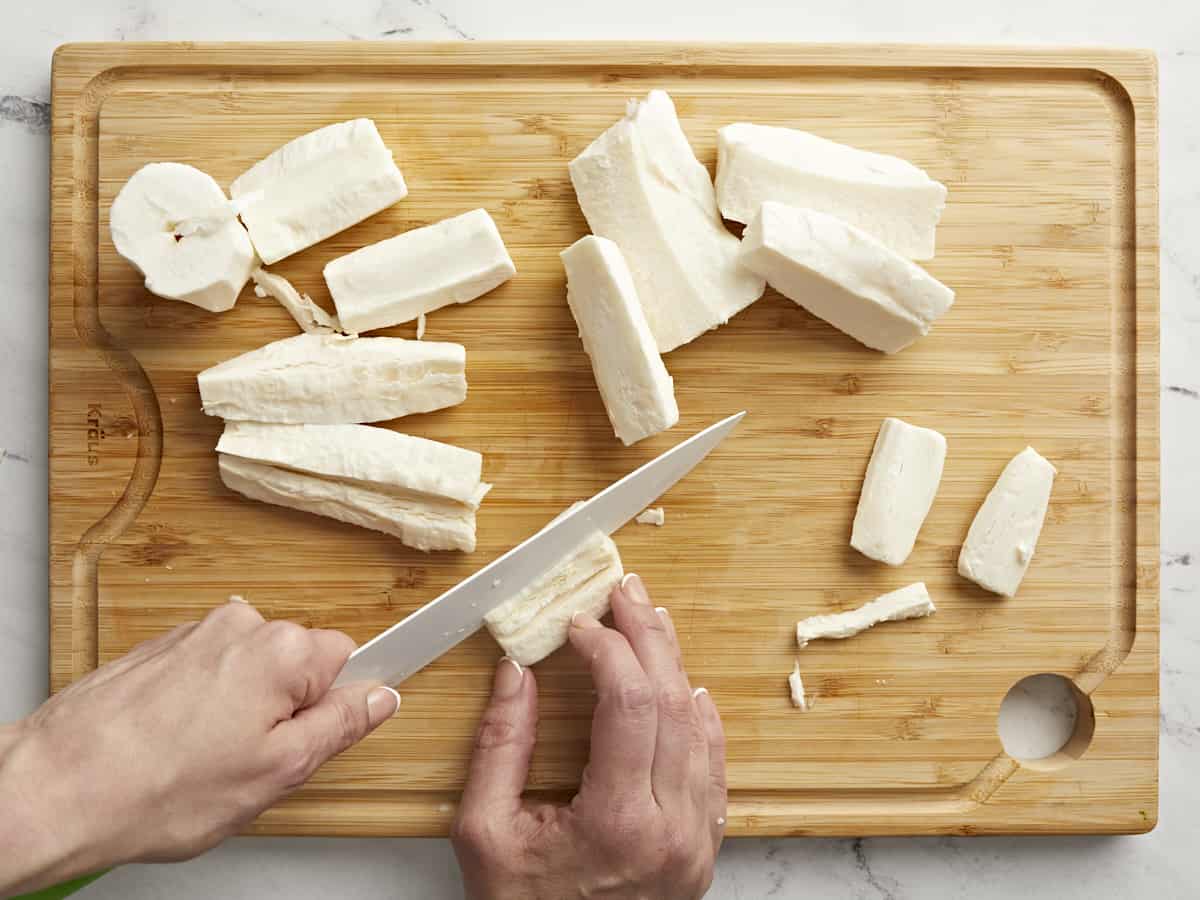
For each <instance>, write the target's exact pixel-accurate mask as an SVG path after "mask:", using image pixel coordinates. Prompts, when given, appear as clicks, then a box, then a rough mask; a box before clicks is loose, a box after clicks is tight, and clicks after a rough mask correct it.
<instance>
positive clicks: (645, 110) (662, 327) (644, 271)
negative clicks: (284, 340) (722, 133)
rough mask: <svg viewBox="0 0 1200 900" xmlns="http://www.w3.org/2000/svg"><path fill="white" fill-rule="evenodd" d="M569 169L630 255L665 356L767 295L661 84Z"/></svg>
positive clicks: (591, 213)
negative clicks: (741, 261)
mask: <svg viewBox="0 0 1200 900" xmlns="http://www.w3.org/2000/svg"><path fill="white" fill-rule="evenodd" d="M570 174H571V183H572V184H573V185H574V186H575V194H576V196H577V197H578V198H579V207H580V209H582V210H583V214H584V216H585V217H586V218H587V221H588V225H589V226H591V229H592V232H593V233H595V234H597V235H599V236H600V237H605V238H608V239H610V240H612V241H613V242H614V243H616V245H617V246H618V247H620V248H621V252H622V253H623V254H624V255H625V260H626V262H627V263H628V264H629V269H630V271H631V272H632V274H633V281H634V285H635V287H636V289H637V295H638V298H639V299H640V301H641V304H642V308H643V310H644V311H645V314H646V321H647V323H648V324H649V326H650V332H651V333H652V334H653V335H654V339H655V342H656V343H657V344H658V349H659V352H660V353H667V352H669V351H671V350H674V349H675V348H676V347H679V346H681V345H683V344H686V343H688V341H691V340H694V339H695V338H697V337H699V336H700V335H701V334H703V333H704V332H706V331H708V330H709V329H710V328H716V327H717V326H718V325H723V324H725V322H727V321H729V319H730V318H731V317H732V316H734V315H735V314H736V313H738V312H740V311H741V310H743V309H745V308H746V307H747V306H749V305H750V304H751V303H753V302H754V301H755V300H757V299H758V298H759V297H760V296H762V292H763V288H764V285H763V281H762V279H761V278H759V277H758V276H757V275H755V274H754V273H752V272H749V271H747V270H746V269H744V268H742V267H741V266H739V265H738V261H737V251H738V243H737V239H736V238H735V237H734V236H733V235H731V234H730V233H729V232H728V231H726V230H725V227H724V225H723V224H722V223H721V217H720V214H719V213H718V212H717V201H716V195H715V194H714V192H713V186H712V180H711V179H710V178H709V176H708V170H707V169H705V168H704V166H702V165H701V164H700V162H699V160H697V159H696V156H695V154H693V153H692V148H691V146H690V145H689V144H688V141H687V137H686V135H684V133H683V129H682V128H681V127H680V126H679V119H678V118H677V117H676V115H675V105H674V104H673V103H672V102H671V98H670V97H669V96H667V94H666V93H664V92H663V91H651V92H650V94H649V96H647V97H646V99H645V100H644V101H641V102H638V101H630V103H629V108H628V111H627V112H626V114H625V117H624V118H623V119H621V120H620V121H619V122H617V123H616V124H615V125H613V126H612V127H611V128H609V129H608V130H607V131H606V132H604V133H603V134H602V135H600V137H598V138H596V140H594V141H593V142H592V143H591V145H590V146H588V148H587V149H586V150H584V151H583V152H582V153H580V154H579V155H578V156H577V157H575V159H573V160H572V161H571V164H570Z"/></svg>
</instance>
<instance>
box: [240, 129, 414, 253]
mask: <svg viewBox="0 0 1200 900" xmlns="http://www.w3.org/2000/svg"><path fill="white" fill-rule="evenodd" d="M230 193H231V194H232V195H233V196H234V197H235V198H239V197H244V196H248V195H250V194H255V195H256V196H255V199H254V202H253V203H249V204H247V205H246V207H245V209H243V210H242V221H243V222H245V223H246V228H247V229H249V231H250V239H251V240H252V241H254V248H255V249H256V250H257V251H258V255H259V256H260V257H262V261H263V262H264V263H266V264H267V265H270V264H271V263H275V262H278V261H279V260H281V259H283V258H284V257H286V256H291V255H292V254H293V253H297V252H299V251H301V250H303V249H304V248H306V247H311V246H312V245H313V244H315V243H317V242H318V241H323V240H325V238H327V237H330V236H331V235H334V234H337V233H338V232H339V231H343V230H344V229H346V228H349V227H350V226H351V225H355V224H357V223H359V222H361V221H362V220H363V219H365V218H367V217H368V216H373V215H375V213H377V212H379V211H380V210H381V209H385V208H387V207H389V206H391V205H392V204H393V203H395V202H396V201H397V200H400V199H402V198H403V197H404V196H405V195H407V194H408V188H407V187H406V186H405V184H404V177H403V176H402V175H401V174H400V170H399V169H398V168H397V167H396V163H395V161H394V160H393V159H392V152H391V151H390V150H389V149H388V148H387V147H386V146H385V145H384V143H383V138H381V137H380V136H379V130H378V129H377V128H376V127H375V123H374V122H372V121H371V120H370V119H353V120H351V121H349V122H338V123H337V124H335V125H326V126H325V127H324V128H318V129H317V130H316V131H311V132H309V133H308V134H304V135H301V136H300V137H298V138H296V139H294V140H292V141H289V142H288V143H286V144H284V145H283V146H282V147H280V148H279V149H278V150H276V151H275V152H274V153H272V154H271V155H270V156H268V157H267V158H266V159H263V160H261V161H260V162H257V163H255V164H254V165H253V166H251V167H250V168H249V169H248V170H247V171H245V172H243V173H242V174H241V175H240V176H239V177H238V178H237V179H236V180H235V181H234V182H233V185H232V186H231V187H230Z"/></svg>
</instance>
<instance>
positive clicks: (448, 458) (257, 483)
mask: <svg viewBox="0 0 1200 900" xmlns="http://www.w3.org/2000/svg"><path fill="white" fill-rule="evenodd" d="M217 453H218V455H219V457H220V471H221V480H222V481H223V482H224V483H225V485H226V486H227V487H229V488H230V489H232V490H235V491H237V492H239V493H241V494H244V495H246V496H247V497H250V498H251V499H254V500H261V501H263V502H266V503H273V504H276V505H278V506H286V507H289V508H291V509H298V510H303V511H304V512H311V513H316V514H317V515H323V516H329V517H331V518H334V519H338V520H339V521H342V522H349V523H351V524H353V525H360V526H362V527H364V528H371V529H374V530H376V531H382V532H385V533H387V534H391V535H394V536H395V537H398V538H399V539H400V540H401V541H402V542H403V543H405V544H407V545H408V546H410V547H415V548H416V549H418V550H467V551H471V550H474V549H475V510H476V509H477V508H478V507H479V503H480V501H481V500H482V499H483V497H484V495H485V494H486V493H487V492H488V490H490V488H491V485H489V484H486V483H484V482H482V481H480V474H481V470H482V465H483V459H482V457H481V456H480V455H479V454H478V453H476V452H474V451H473V450H464V449H462V448H461V447H454V446H451V445H449V444H441V443H438V442H437V441H430V440H426V439H424V438H419V437H412V436H411V435H407V434H399V433H397V432H394V431H389V430H387V429H385V428H372V427H371V426H369V425H264V424H259V423H256V422H230V423H228V424H227V425H226V426H225V432H224V434H222V435H221V440H220V441H219V442H218V443H217Z"/></svg>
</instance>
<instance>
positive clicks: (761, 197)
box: [717, 122, 946, 259]
mask: <svg viewBox="0 0 1200 900" xmlns="http://www.w3.org/2000/svg"><path fill="white" fill-rule="evenodd" d="M769 200H773V201H777V202H779V203H786V204H788V205H789V206H797V207H801V208H805V209H815V210H817V211H818V212H823V213H827V214H829V215H831V216H836V217H837V218H839V219H842V220H843V221H845V222H848V223H850V224H851V225H854V226H855V227H856V228H861V229H862V230H863V231H865V232H867V233H868V234H870V235H872V236H874V237H875V238H877V239H878V240H879V241H880V242H882V243H883V244H886V245H887V246H888V247H890V248H891V249H892V250H894V251H896V252H897V253H899V254H900V255H901V256H907V257H909V258H911V259H932V258H933V251H934V233H935V231H936V229H937V223H938V220H939V219H940V218H941V216H942V210H943V209H945V207H946V186H945V185H944V184H942V183H941V182H938V181H934V180H933V179H932V178H930V177H929V176H928V175H927V174H926V173H925V172H924V170H922V169H919V168H917V167H916V166H914V165H913V164H912V163H910V162H907V161H906V160H903V159H900V158H899V157H896V156H888V155H886V154H883V153H872V152H870V151H868V150H860V149H858V148H856V147H850V146H847V145H846V144H839V143H836V142H835V141H830V140H826V139H825V138H822V137H818V136H817V135H815V134H809V133H808V132H806V131H799V130H797V129H794V128H780V127H777V126H772V125H752V124H749V123H746V122H738V123H736V124H733V125H726V126H725V127H724V128H722V129H721V130H720V131H719V132H718V133H717V202H718V203H719V204H720V207H721V214H722V215H723V216H725V218H727V219H733V220H734V221H735V222H745V223H749V222H750V221H751V220H752V219H753V218H754V216H755V215H756V214H757V213H758V209H759V207H760V206H762V205H763V203H764V202H766V201H769Z"/></svg>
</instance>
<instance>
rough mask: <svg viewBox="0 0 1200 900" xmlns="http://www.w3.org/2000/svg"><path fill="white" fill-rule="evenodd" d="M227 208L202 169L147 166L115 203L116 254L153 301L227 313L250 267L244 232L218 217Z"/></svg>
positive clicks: (222, 195) (252, 263)
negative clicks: (162, 299) (142, 279)
mask: <svg viewBox="0 0 1200 900" xmlns="http://www.w3.org/2000/svg"><path fill="white" fill-rule="evenodd" d="M228 203H229V200H228V198H227V197H226V196H225V192H224V191H222V190H221V188H220V186H219V185H218V184H217V183H216V182H215V181H214V180H213V179H212V178H211V177H210V176H208V175H206V174H205V173H203V172H201V171H200V170H199V169H196V168H193V167H192V166H186V165H183V164H182V163H150V164H149V165H146V166H142V167H141V168H140V169H138V170H137V171H136V172H135V173H134V174H133V176H132V177H131V178H130V179H129V180H128V181H127V182H125V185H124V186H123V187H122V188H121V191H120V193H118V194H117V197H116V199H115V200H113V204H112V208H111V209H110V210H109V231H110V233H111V235H112V242H113V246H114V247H116V248H117V252H118V253H120V254H121V256H123V257H125V259H127V260H128V261H129V262H130V263H132V264H133V266H134V267H135V268H136V269H137V270H138V271H139V272H141V273H142V275H143V276H145V279H146V290H148V291H150V292H151V293H152V294H157V295H158V296H160V297H165V298H167V299H169V300H182V301H184V302H185V303H191V304H193V305H194V306H199V307H200V308H201V309H207V310H209V311H210V312H224V311H225V310H227V309H232V308H233V305H234V304H235V303H236V302H237V298H238V294H239V293H241V290H242V288H243V287H245V285H246V282H247V281H248V280H249V278H250V270H251V269H253V268H254V266H255V259H254V248H253V247H252V246H251V245H250V238H249V237H248V236H247V235H246V229H245V228H243V227H242V226H241V223H240V222H238V221H237V217H236V216H226V217H224V218H221V217H220V216H218V215H217V211H218V210H220V209H222V208H224V207H227V206H228ZM201 221H203V223H204V224H199V223H200V222H201ZM189 223H190V224H189ZM181 226H184V227H182V228H181ZM184 232H186V234H185V233H184Z"/></svg>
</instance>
